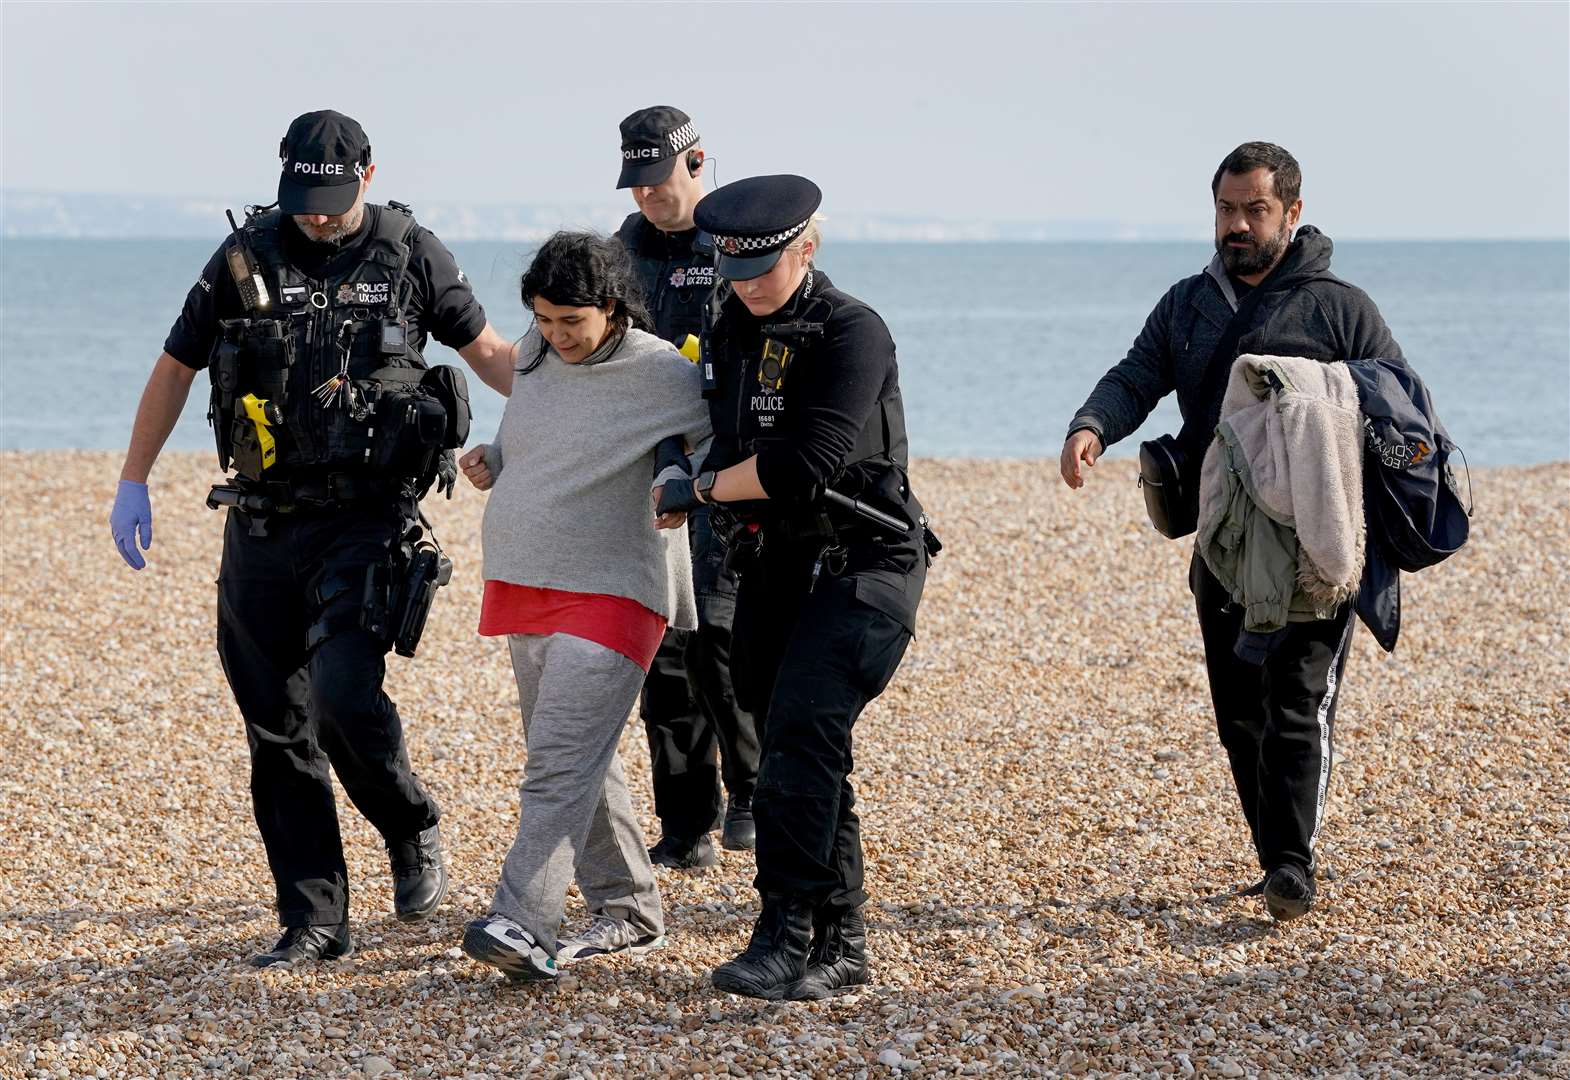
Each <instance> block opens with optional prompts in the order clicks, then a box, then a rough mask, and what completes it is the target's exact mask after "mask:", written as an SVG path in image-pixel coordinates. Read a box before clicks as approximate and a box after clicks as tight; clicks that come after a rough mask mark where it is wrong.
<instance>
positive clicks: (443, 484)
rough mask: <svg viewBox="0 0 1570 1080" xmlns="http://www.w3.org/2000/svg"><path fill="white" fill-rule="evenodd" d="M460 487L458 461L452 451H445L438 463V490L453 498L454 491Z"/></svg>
mask: <svg viewBox="0 0 1570 1080" xmlns="http://www.w3.org/2000/svg"><path fill="white" fill-rule="evenodd" d="M457 486H458V460H457V458H456V456H455V455H454V454H453V452H452V451H451V450H443V451H442V453H441V457H439V458H438V459H437V461H436V490H437V491H438V492H446V494H447V498H448V499H451V498H452V489H453V488H455V487H457Z"/></svg>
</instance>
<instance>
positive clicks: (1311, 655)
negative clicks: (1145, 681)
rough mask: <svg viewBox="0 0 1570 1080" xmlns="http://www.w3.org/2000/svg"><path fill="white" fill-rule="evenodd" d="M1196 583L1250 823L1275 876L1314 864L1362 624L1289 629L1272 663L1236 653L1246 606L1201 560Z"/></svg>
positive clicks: (1221, 720) (1213, 692)
mask: <svg viewBox="0 0 1570 1080" xmlns="http://www.w3.org/2000/svg"><path fill="white" fill-rule="evenodd" d="M1189 585H1190V587H1191V588H1192V590H1193V592H1194V600H1195V604H1196V606H1197V608H1198V610H1199V627H1200V632H1201V633H1202V634H1203V636H1204V640H1205V667H1206V673H1207V674H1208V675H1209V677H1210V698H1211V702H1212V704H1213V705H1214V707H1215V713H1216V730H1217V732H1218V733H1219V735H1220V737H1221V745H1222V746H1223V747H1224V748H1225V749H1226V752H1227V761H1228V762H1229V764H1230V765H1231V767H1232V781H1233V783H1234V784H1235V785H1236V786H1237V794H1238V800H1239V801H1240V802H1241V803H1242V805H1243V817H1244V819H1245V820H1246V821H1247V822H1248V831H1249V834H1250V835H1251V836H1252V837H1253V841H1254V850H1255V852H1256V853H1257V854H1258V856H1259V865H1260V867H1261V868H1262V869H1264V870H1265V872H1266V873H1268V872H1270V871H1271V870H1274V869H1275V868H1276V867H1278V866H1282V865H1285V864H1287V863H1292V864H1295V865H1296V866H1298V867H1301V868H1304V869H1311V868H1312V867H1313V866H1314V845H1315V843H1316V842H1317V841H1318V839H1319V831H1320V828H1321V827H1322V826H1323V825H1324V820H1325V806H1326V800H1327V798H1328V797H1329V792H1330V766H1331V763H1332V758H1333V756H1334V754H1333V751H1334V742H1333V738H1332V735H1333V732H1334V727H1335V718H1336V701H1337V699H1338V698H1339V696H1340V689H1341V679H1342V675H1343V673H1344V672H1345V670H1346V658H1347V651H1348V646H1349V645H1350V643H1351V638H1352V628H1353V625H1354V623H1355V619H1354V618H1353V615H1352V605H1351V604H1347V605H1344V606H1343V607H1342V608H1341V610H1340V611H1338V612H1337V613H1336V615H1335V617H1334V618H1330V619H1322V620H1316V621H1313V622H1300V623H1289V624H1288V625H1287V629H1286V632H1285V634H1284V635H1283V637H1282V639H1281V641H1280V643H1279V644H1278V645H1277V646H1276V648H1275V649H1274V651H1272V652H1271V653H1270V655H1269V656H1268V657H1267V658H1266V659H1265V662H1264V663H1263V664H1250V663H1245V662H1244V661H1242V660H1240V659H1238V657H1237V654H1236V653H1235V652H1234V651H1233V646H1234V645H1236V644H1237V637H1238V633H1239V632H1240V631H1241V630H1242V628H1243V609H1242V607H1241V606H1239V605H1236V604H1230V597H1229V596H1228V595H1227V592H1226V589H1225V588H1224V587H1223V586H1222V584H1221V583H1220V582H1219V581H1217V580H1216V577H1215V575H1214V574H1212V573H1211V572H1210V569H1209V567H1207V566H1206V565H1205V563H1204V560H1202V559H1201V558H1199V556H1198V555H1195V556H1194V561H1193V563H1192V564H1191V566H1190V568H1189Z"/></svg>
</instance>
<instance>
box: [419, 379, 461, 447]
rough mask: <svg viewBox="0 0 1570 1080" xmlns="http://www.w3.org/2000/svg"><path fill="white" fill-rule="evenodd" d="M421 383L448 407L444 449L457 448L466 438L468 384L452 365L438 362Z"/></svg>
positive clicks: (445, 407) (444, 406) (443, 405)
mask: <svg viewBox="0 0 1570 1080" xmlns="http://www.w3.org/2000/svg"><path fill="white" fill-rule="evenodd" d="M420 385H421V386H423V387H425V389H426V390H427V391H428V392H429V393H430V394H431V396H432V397H434V398H435V399H436V400H437V401H439V402H441V403H442V408H444V409H446V410H447V434H446V437H445V441H443V443H442V449H443V450H456V449H458V447H460V446H462V445H463V444H464V443H466V442H468V441H469V421H470V417H471V413H470V410H469V384H468V382H467V381H466V380H465V379H464V377H463V372H461V371H459V370H458V369H457V368H455V367H453V366H452V365H451V364H437V365H435V366H434V367H431V368H430V369H428V370H427V371H426V372H425V375H424V377H423V378H421V380H420Z"/></svg>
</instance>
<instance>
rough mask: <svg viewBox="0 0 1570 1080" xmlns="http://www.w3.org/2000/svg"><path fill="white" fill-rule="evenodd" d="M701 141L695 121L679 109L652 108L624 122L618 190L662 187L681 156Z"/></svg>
mask: <svg viewBox="0 0 1570 1080" xmlns="http://www.w3.org/2000/svg"><path fill="white" fill-rule="evenodd" d="M697 141H698V131H697V129H696V128H694V127H693V126H692V120H691V119H690V118H689V117H688V116H687V114H686V113H684V112H682V111H681V110H680V109H674V108H672V107H671V106H669V105H653V106H650V107H649V108H647V109H639V110H638V111H637V112H635V113H633V114H632V115H631V116H629V117H627V119H625V120H623V121H622V122H621V176H620V177H619V178H617V180H616V187H617V188H618V189H620V188H630V187H653V186H654V185H655V184H663V183H664V182H665V178H666V177H667V176H669V175H670V174H671V170H672V169H673V168H675V167H676V158H677V157H678V156H679V155H680V154H681V152H682V151H683V150H685V149H687V148H688V147H689V146H692V145H694V144H695V143H697Z"/></svg>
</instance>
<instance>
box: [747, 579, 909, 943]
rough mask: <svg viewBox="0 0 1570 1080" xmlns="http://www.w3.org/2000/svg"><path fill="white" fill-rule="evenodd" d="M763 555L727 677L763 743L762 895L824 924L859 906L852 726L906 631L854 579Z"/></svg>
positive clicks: (759, 813)
mask: <svg viewBox="0 0 1570 1080" xmlns="http://www.w3.org/2000/svg"><path fill="white" fill-rule="evenodd" d="M810 566H811V561H810V560H809V561H808V562H807V563H806V564H805V565H802V564H801V562H800V561H799V560H795V559H782V558H779V557H777V556H771V554H769V553H764V554H762V555H761V556H760V557H759V558H757V559H756V560H755V561H754V562H753V563H752V564H751V565H749V566H748V568H747V570H746V572H745V573H743V575H742V578H741V586H740V589H739V590H738V593H737V598H736V647H735V654H734V663H733V667H732V671H733V673H734V675H735V677H736V693H737V697H738V699H739V700H740V701H741V703H742V705H743V706H744V707H746V708H750V709H751V710H752V714H753V716H754V718H756V720H757V723H758V732H759V735H760V736H761V737H762V742H763V761H762V765H761V767H760V769H759V772H758V788H757V792H756V794H755V795H754V796H753V813H754V816H755V818H756V820H757V829H758V847H757V861H758V873H757V876H756V878H755V879H754V881H753V884H754V885H755V886H756V888H757V890H758V891H759V892H760V893H764V894H767V893H788V894H792V895H795V896H800V897H805V898H807V899H809V900H810V901H811V902H812V904H813V906H814V907H815V908H816V909H817V911H818V913H819V915H820V916H823V917H825V918H834V917H837V915H838V914H839V913H843V912H844V911H848V910H850V909H852V908H856V907H860V906H861V905H862V904H863V903H865V902H866V899H867V894H866V891H865V889H864V887H863V868H862V852H861V822H860V819H859V818H858V817H857V816H856V796H855V793H854V792H853V791H852V790H851V784H850V774H851V770H852V769H853V768H854V765H855V762H854V760H853V757H852V753H851V728H852V727H853V726H854V725H855V723H856V720H857V718H858V717H859V716H860V715H861V712H862V710H863V709H864V708H866V705H867V702H869V701H871V700H872V699H873V698H876V697H877V696H878V695H879V694H881V693H882V692H883V689H884V687H886V686H887V685H888V683H889V680H890V679H891V678H892V677H893V675H894V671H895V669H896V668H898V667H899V663H900V660H901V659H902V658H903V657H904V655H905V648H906V646H908V645H909V644H910V637H911V635H910V631H909V630H908V629H906V628H905V626H904V624H903V623H901V622H900V621H899V620H897V619H895V618H893V617H892V616H890V615H887V614H885V613H884V612H882V611H880V610H878V609H877V608H875V607H872V606H870V605H868V604H866V603H864V602H862V601H861V600H858V599H857V598H856V577H855V575H847V576H844V577H830V576H827V575H825V576H823V577H820V578H819V579H818V581H817V584H816V586H815V587H813V588H812V589H811V591H810V592H809V591H808V581H809V574H810Z"/></svg>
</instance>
